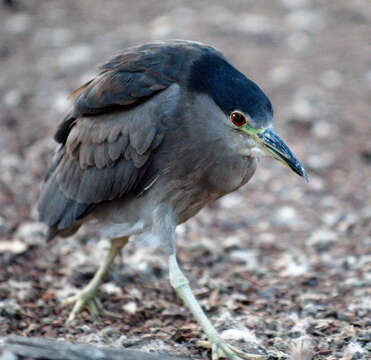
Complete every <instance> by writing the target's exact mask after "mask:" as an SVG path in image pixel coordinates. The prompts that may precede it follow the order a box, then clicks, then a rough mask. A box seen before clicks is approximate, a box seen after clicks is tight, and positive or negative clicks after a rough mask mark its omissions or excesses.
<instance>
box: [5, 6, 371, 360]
mask: <svg viewBox="0 0 371 360" xmlns="http://www.w3.org/2000/svg"><path fill="white" fill-rule="evenodd" d="M0 6H2V7H0V108H1V111H0V338H1V337H2V338H3V337H5V336H7V335H9V334H19V335H24V336H44V337H49V338H57V339H64V340H68V341H72V342H86V343H98V344H106V345H113V346H126V347H134V348H139V349H146V350H159V349H162V350H164V349H165V350H168V351H170V352H174V353H179V354H184V355H188V356H191V357H192V358H193V359H205V358H206V355H207V350H205V349H202V348H200V347H198V346H197V340H198V339H200V338H201V336H202V335H201V334H200V331H199V328H198V326H197V324H196V323H195V321H194V320H193V319H192V317H191V316H190V314H189V312H188V311H187V310H186V309H185V308H184V307H183V306H182V305H181V303H180V302H179V300H178V299H177V298H176V296H175V294H174V292H173V291H172V290H171V288H170V285H169V284H168V280H167V269H166V261H165V257H164V255H163V254H162V253H161V252H160V251H158V252H153V251H148V250H146V249H134V248H129V247H128V248H127V249H125V251H124V252H123V255H122V258H121V259H119V261H117V262H116V263H115V265H114V266H113V268H112V271H111V272H110V274H109V276H108V278H107V281H106V282H105V284H104V285H103V286H102V291H101V299H102V302H103V303H104V305H105V306H106V307H107V308H108V309H109V310H111V311H115V312H117V313H119V314H120V316H121V318H120V319H118V320H117V319H116V320H112V319H108V318H100V319H97V320H96V321H92V320H91V319H90V318H89V316H88V314H87V313H82V314H81V315H80V316H79V318H78V319H77V320H76V321H75V322H74V323H73V324H72V326H70V327H65V326H64V320H65V319H66V317H67V316H68V310H69V309H65V308H61V306H60V301H61V299H62V298H63V297H65V296H67V295H69V294H72V293H74V292H75V291H76V290H77V289H78V288H81V287H82V286H83V285H84V284H86V282H87V281H88V280H89V278H90V277H91V276H92V274H93V273H94V271H95V270H96V267H97V264H98V263H99V262H100V261H101V260H102V252H105V251H106V250H107V248H108V245H109V244H108V241H107V240H105V239H97V238H96V237H94V236H92V235H89V234H88V233H82V232H81V233H79V234H78V235H76V236H74V238H71V239H66V240H60V239H59V240H58V239H57V240H56V241H53V242H52V243H50V244H46V243H45V241H44V239H43V232H44V231H45V228H44V227H43V225H42V224H40V223H38V222H37V220H36V219H37V216H36V212H35V209H34V204H35V201H36V198H37V195H38V192H39V186H40V183H41V181H42V176H43V173H44V171H45V168H46V166H47V162H48V160H49V159H50V157H51V153H52V150H53V149H54V146H55V144H54V143H53V140H52V134H53V132H54V130H55V127H56V124H58V123H59V121H60V120H61V119H62V117H63V114H64V113H65V111H66V109H67V108H68V100H67V99H66V96H67V95H68V93H69V92H70V91H72V90H73V89H74V88H76V87H78V86H79V85H80V84H81V83H82V82H83V81H85V80H87V79H89V77H90V76H91V74H92V73H93V72H94V71H95V69H96V66H97V65H98V64H100V63H102V62H103V61H104V60H106V59H108V58H109V57H111V56H112V55H114V54H116V53H117V52H118V50H119V49H120V48H124V47H126V46H129V45H133V44H137V43H141V42H144V41H149V40H154V39H166V38H185V39H193V40H199V41H203V42H207V43H210V44H213V45H215V46H216V47H218V48H219V49H221V50H222V51H223V52H224V53H225V54H226V55H227V56H228V58H229V59H230V60H231V61H232V63H234V64H235V65H236V66H237V67H239V68H240V69H241V70H242V71H243V72H244V73H245V74H247V75H248V76H249V77H250V78H252V79H254V80H256V81H257V82H258V83H259V85H261V86H262V88H263V89H264V90H265V92H266V93H267V94H268V95H269V97H270V98H271V100H272V102H273V105H274V107H275V114H276V115H275V118H276V120H275V121H276V122H275V127H276V130H277V132H278V133H279V134H280V135H281V136H282V137H283V138H284V139H285V140H286V141H287V143H288V144H289V145H290V147H291V148H292V149H293V151H294V152H295V153H296V154H297V156H298V157H299V158H300V159H302V160H303V164H304V165H305V167H306V168H307V170H308V173H309V178H310V182H309V183H308V184H306V183H305V182H303V181H302V179H300V178H298V177H297V176H295V175H294V174H293V173H292V172H290V171H288V170H287V169H286V168H284V167H283V166H281V165H280V164H279V163H277V162H274V161H273V160H264V161H262V163H261V165H260V167H259V169H258V171H257V173H256V175H255V176H254V178H253V179H252V181H251V182H250V183H249V184H248V185H247V186H245V187H244V188H242V189H240V190H239V191H238V192H236V193H234V194H231V195H229V196H227V197H225V198H223V199H221V200H220V201H218V202H217V203H215V204H213V205H211V206H210V207H208V208H207V209H204V210H203V211H202V212H201V213H200V214H199V215H198V216H197V217H195V218H194V219H191V220H190V221H189V222H187V223H186V224H185V225H182V226H180V227H179V228H178V232H179V260H180V262H181V263H182V266H183V269H184V270H185V272H186V274H188V276H189V278H190V280H191V283H192V286H193V288H194V289H195V292H196V294H197V296H198V298H199V299H200V301H201V303H202V305H203V306H204V308H205V309H206V310H207V312H208V314H209V316H210V318H211V319H212V321H213V322H214V323H215V324H216V326H217V327H218V329H219V330H220V331H221V332H222V333H223V335H224V336H225V337H226V338H232V339H234V340H235V342H236V343H239V346H241V347H244V348H246V349H249V348H253V349H257V348H260V349H262V351H263V349H264V351H265V352H266V353H267V355H268V357H269V358H270V359H286V358H292V359H302V360H303V359H310V358H311V357H313V358H314V359H346V360H350V359H366V358H370V354H371V287H370V284H371V201H370V200H371V182H370V176H371V142H370V137H371V121H370V110H371V109H370V103H371V3H370V2H369V1H367V0H363V1H362V0H353V1H348V0H337V1H320V0H317V1H315V0H312V1H311V0H280V1H252V0H245V1H237V0H236V1H222V0H213V1H211V0H207V1H202V2H201V1H186V0H177V1H153V0H151V1H149V0H136V1H135V2H134V1H122V0H111V1H105V2H102V1H99V0H80V1H73V0H64V1H58V0H49V1H42V0H27V1H21V0H20V1H19V2H18V6H17V7H15V8H10V7H5V6H3V5H0ZM227 329H232V330H227ZM305 352H308V354H309V355H308V356H307V357H306V358H305V354H304V353H305Z"/></svg>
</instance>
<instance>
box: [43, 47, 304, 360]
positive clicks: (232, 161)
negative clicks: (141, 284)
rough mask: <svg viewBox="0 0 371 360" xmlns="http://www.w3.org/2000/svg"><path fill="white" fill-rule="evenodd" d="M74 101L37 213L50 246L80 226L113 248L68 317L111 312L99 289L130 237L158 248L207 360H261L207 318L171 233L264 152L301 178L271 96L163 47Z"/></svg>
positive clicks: (233, 184) (84, 89)
mask: <svg viewBox="0 0 371 360" xmlns="http://www.w3.org/2000/svg"><path fill="white" fill-rule="evenodd" d="M70 98H71V102H72V106H71V109H70V111H69V112H68V114H67V116H66V117H65V118H64V119H63V121H62V122H61V123H60V124H59V125H58V127H57V130H56V132H55V135H54V139H55V140H56V142H57V143H58V144H59V145H58V147H57V148H56V151H55V153H54V155H53V158H52V160H51V164H50V167H49V169H48V170H47V172H46V175H45V180H44V183H43V185H42V188H41V192H40V197H39V201H38V212H39V217H40V220H41V221H42V222H44V223H46V224H47V226H48V233H47V239H48V240H51V239H53V238H54V237H56V236H60V237H68V236H71V235H73V234H74V233H76V231H77V230H78V229H79V228H80V227H81V226H82V225H84V226H85V227H87V228H88V229H90V230H94V231H97V233H98V234H99V235H100V236H102V237H105V238H108V239H110V241H111V242H110V244H111V245H110V250H109V252H108V254H107V255H106V257H105V259H104V260H103V263H102V264H101V266H100V267H99V269H98V270H97V272H96V273H95V275H94V277H93V278H92V279H91V281H90V282H89V283H88V285H87V286H86V287H85V288H84V289H83V290H82V291H81V292H80V293H78V294H77V295H74V296H72V297H69V298H68V299H67V300H66V301H65V302H64V305H66V304H67V305H72V306H73V309H72V311H71V313H70V315H69V317H68V319H67V322H71V321H72V320H74V319H75V318H76V316H77V314H78V313H79V312H80V311H82V310H83V309H84V308H87V309H88V310H89V311H90V313H91V314H92V315H94V316H96V315H98V314H107V315H112V314H111V313H109V312H107V311H106V310H105V309H103V307H102V304H101V303H100V301H99V300H98V298H97V296H96V294H97V291H98V288H99V286H100V284H101V283H102V281H103V279H104V277H105V275H106V274H107V272H108V270H109V268H110V266H111V264H112V262H113V261H114V259H115V257H116V256H117V255H118V254H119V253H120V251H121V249H122V248H123V247H124V246H125V245H126V244H127V243H128V241H130V243H135V244H139V245H143V246H148V247H149V248H160V249H162V250H163V251H164V252H165V254H166V256H167V258H168V268H169V280H170V284H171V285H172V287H173V288H174V289H175V291H176V293H177V294H178V296H179V297H180V298H181V299H182V301H183V302H184V304H185V305H186V306H187V307H188V309H189V310H190V312H191V313H192V314H193V316H194V317H195V318H196V320H197V322H198V323H199V325H200V327H201V328H202V330H203V331H204V333H205V334H206V336H207V338H208V340H209V343H210V348H211V357H212V359H213V360H216V359H219V357H227V358H229V359H233V360H236V359H257V358H259V357H260V355H257V354H250V353H245V352H242V351H241V350H239V349H237V348H236V347H234V346H232V345H230V344H229V343H227V342H225V341H224V340H223V339H222V338H221V336H220V335H219V334H218V332H217V331H216V329H215V328H214V326H213V325H212V324H211V322H210V321H209V319H208V318H207V316H206V314H205V312H204V311H203V309H202V308H201V306H200V305H199V303H198V302H197V300H196V298H195V296H194V295H193V293H192V290H191V287H190V285H189V281H188V279H187V277H186V276H185V275H184V273H183V272H182V270H181V268H180V266H179V264H178V261H177V251H176V235H175V229H176V226H177V225H179V224H182V223H184V222H185V221H187V220H188V219H189V218H191V217H193V216H194V215H196V214H197V212H198V211H199V210H201V209H202V208H203V207H204V206H205V205H207V204H209V203H210V202H213V201H215V200H217V199H218V198H220V197H222V196H224V195H226V194H229V193H231V192H233V191H235V190H237V189H238V188H240V187H241V186H242V185H244V184H246V183H247V182H248V181H249V180H250V179H251V177H252V176H253V174H254V172H255V170H256V168H257V165H258V162H259V158H260V157H262V156H270V157H273V158H274V159H276V160H278V161H280V162H281V163H282V164H284V165H286V166H287V167H288V168H290V169H291V170H293V171H294V172H295V173H297V174H298V175H300V176H302V177H304V178H305V179H306V180H308V178H307V174H306V172H305V170H304V168H303V166H302V165H301V163H300V161H299V160H298V159H297V158H296V156H295V155H294V154H293V153H292V152H291V150H290V149H289V147H288V146H287V145H286V144H285V143H284V141H283V140H282V139H281V138H280V137H279V136H278V135H277V133H276V132H275V131H274V129H273V124H272V122H273V107H272V104H271V101H270V100H269V98H268V97H267V95H265V93H264V92H263V90H262V89H261V88H260V87H259V86H258V85H257V84H256V83H255V82H254V81H252V80H250V79H248V78H247V77H246V76H245V75H244V74H243V73H242V72H240V71H239V70H237V69H236V68H235V67H234V66H233V65H232V64H231V63H230V62H229V61H228V60H227V58H226V57H225V56H224V55H223V54H222V52H221V51H219V50H218V49H216V48H215V47H213V46H210V45H206V44H203V43H200V42H196V41H188V40H166V41H155V42H150V43H146V44H142V45H137V46H132V47H129V48H127V49H124V50H123V51H122V52H121V53H120V54H119V55H117V56H115V57H113V58H112V59H111V60H109V61H108V62H107V63H105V64H104V65H102V66H101V67H100V70H99V71H98V72H97V75H96V76H95V77H93V78H92V79H91V80H90V81H88V82H86V83H85V84H83V85H82V86H81V87H79V88H78V89H77V90H75V91H74V92H72V94H71V95H70Z"/></svg>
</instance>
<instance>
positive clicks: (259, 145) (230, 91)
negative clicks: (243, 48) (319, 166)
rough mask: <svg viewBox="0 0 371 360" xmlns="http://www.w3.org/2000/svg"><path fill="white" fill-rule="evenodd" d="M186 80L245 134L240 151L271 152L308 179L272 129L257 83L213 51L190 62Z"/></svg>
mask: <svg viewBox="0 0 371 360" xmlns="http://www.w3.org/2000/svg"><path fill="white" fill-rule="evenodd" d="M189 84H190V86H191V87H193V89H195V90H198V91H200V92H204V93H206V94H208V95H209V96H210V97H211V98H212V99H213V100H214V102H215V103H216V104H217V105H218V106H219V108H220V109H221V110H222V111H223V112H224V113H225V115H226V118H227V119H228V125H229V127H230V128H231V129H232V131H234V132H235V133H236V132H237V133H240V134H243V135H244V136H247V137H248V138H247V140H248V141H246V142H244V143H245V144H246V148H245V149H243V150H244V154H246V155H250V156H254V157H260V156H271V157H273V158H275V159H276V160H278V161H280V162H281V163H282V164H284V165H285V166H287V167H289V168H290V169H292V170H293V171H294V172H295V173H297V174H298V175H300V176H303V177H304V178H305V180H306V181H308V176H307V174H306V172H305V170H304V168H303V166H302V165H301V163H300V161H299V160H298V159H297V158H296V156H295V155H294V154H293V153H292V151H291V150H290V149H289V147H288V146H287V145H286V144H285V143H284V141H283V140H282V139H281V138H280V137H279V136H278V135H277V134H276V132H275V131H274V130H273V125H272V122H273V107H272V104H271V102H270V100H269V99H268V97H267V96H266V95H265V94H264V92H263V91H262V90H261V89H260V88H259V87H258V85H256V84H255V83H254V82H253V81H251V80H249V79H247V78H246V77H245V76H244V75H243V74H242V73H241V72H239V71H238V70H237V69H236V68H234V67H233V66H232V65H231V64H230V63H229V62H228V61H226V60H225V59H224V58H223V57H222V56H218V54H215V53H210V54H206V55H204V56H203V57H201V58H200V59H199V60H198V61H197V62H195V63H194V65H193V69H192V74H191V77H190V82H189Z"/></svg>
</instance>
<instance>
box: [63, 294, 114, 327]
mask: <svg viewBox="0 0 371 360" xmlns="http://www.w3.org/2000/svg"><path fill="white" fill-rule="evenodd" d="M72 304H74V305H73V308H72V311H71V312H70V315H69V316H68V319H67V321H66V324H69V323H71V322H72V321H73V320H74V319H75V318H76V315H77V314H78V313H80V312H81V311H82V310H83V309H85V308H86V309H87V310H88V311H89V313H90V315H91V316H92V317H93V318H96V317H97V316H98V315H103V316H108V317H115V318H120V316H119V315H118V314H115V313H113V312H110V311H107V310H105V309H104V307H103V305H102V303H101V302H100V301H99V299H98V298H96V297H94V296H91V294H90V293H89V292H84V291H82V292H81V293H80V294H77V295H74V296H71V297H69V298H67V299H66V300H64V301H63V303H62V306H68V305H72Z"/></svg>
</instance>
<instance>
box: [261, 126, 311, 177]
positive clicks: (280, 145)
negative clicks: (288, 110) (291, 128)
mask: <svg viewBox="0 0 371 360" xmlns="http://www.w3.org/2000/svg"><path fill="white" fill-rule="evenodd" d="M257 136H258V138H259V139H260V141H261V145H263V147H264V148H265V151H268V152H269V153H270V155H272V156H273V157H274V158H275V159H277V160H279V161H280V162H282V163H283V164H284V165H286V166H288V167H289V168H290V169H291V170H293V171H294V172H296V173H297V174H298V175H300V176H303V177H304V179H305V180H306V181H308V176H307V173H306V172H305V170H304V168H303V166H302V165H301V164H300V161H299V160H298V159H297V158H296V156H295V155H294V154H293V153H292V152H291V150H290V149H289V147H288V146H287V145H286V144H285V143H284V142H283V140H282V139H281V138H280V137H279V136H278V135H277V134H276V133H275V132H274V130H273V129H272V128H268V129H266V130H264V131H263V132H261V133H258V134H257Z"/></svg>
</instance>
